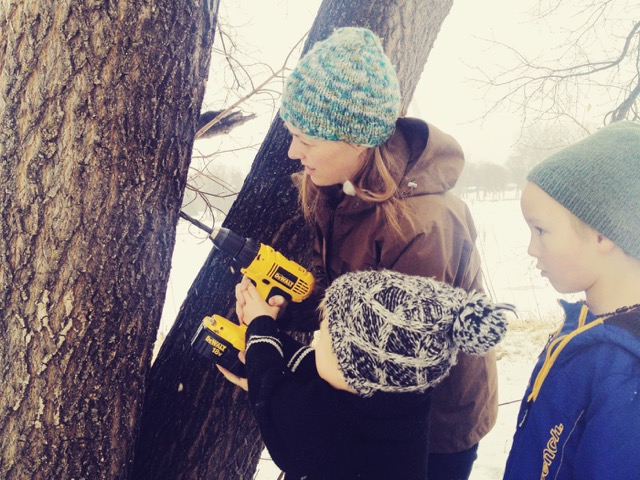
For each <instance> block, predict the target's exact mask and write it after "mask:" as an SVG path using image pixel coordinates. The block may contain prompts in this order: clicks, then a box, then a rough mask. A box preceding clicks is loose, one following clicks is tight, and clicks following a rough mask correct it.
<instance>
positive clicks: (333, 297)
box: [321, 270, 513, 397]
mask: <svg viewBox="0 0 640 480" xmlns="http://www.w3.org/2000/svg"><path fill="white" fill-rule="evenodd" d="M321 310H322V311H323V315H324V319H325V320H326V321H327V322H328V327H329V333H330V336H331V344H332V346H333V350H334V352H335V353H336V355H337V357H338V364H339V366H340V369H341V371H342V373H343V375H344V376H345V379H346V380H347V383H348V384H349V385H350V386H351V387H353V388H354V389H355V390H356V392H358V394H359V395H361V396H364V397H368V396H371V395H373V393H375V392H378V391H382V392H421V391H424V390H427V389H428V388H430V387H432V386H434V385H436V384H437V383H438V382H439V381H440V380H442V379H443V378H444V377H445V376H446V375H447V373H448V372H449V370H450V368H451V367H452V366H453V365H454V364H455V363H456V360H457V353H458V350H459V349H460V350H462V351H463V352H465V353H468V354H483V353H486V352H487V351H488V350H489V349H490V348H491V347H493V346H495V345H496V344H497V343H498V342H500V341H501V340H502V338H503V337H504V334H505V333H506V330H507V321H506V318H505V311H513V307H512V306H511V305H506V304H496V303H493V302H492V301H491V300H490V299H489V298H488V297H487V296H486V295H485V294H482V293H474V292H472V293H469V292H466V291H465V290H463V289H461V288H455V287H452V286H450V285H447V284H445V283H443V282H439V281H436V280H434V279H432V278H426V277H419V276H411V275H404V274H401V273H397V272H393V271H391V270H382V271H365V272H353V273H347V274H345V275H342V276H340V277H338V278H337V279H336V280H335V281H334V282H333V283H332V284H331V286H330V287H329V288H328V289H327V291H326V292H325V297H324V300H323V301H322V304H321Z"/></svg>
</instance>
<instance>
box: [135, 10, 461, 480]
mask: <svg viewBox="0 0 640 480" xmlns="http://www.w3.org/2000/svg"><path fill="white" fill-rule="evenodd" d="M451 5H452V0H430V1H426V0H393V1H388V2H379V1H375V0H325V1H324V2H323V3H322V5H321V7H320V10H319V12H318V15H317V18H316V21H315V23H314V26H313V28H312V29H311V32H310V34H309V38H308V40H307V42H306V44H305V47H304V51H307V50H308V49H309V48H310V47H311V45H313V44H314V43H315V42H316V41H318V40H320V39H323V38H326V37H328V36H329V35H330V34H331V32H332V31H333V30H334V28H336V27H340V26H367V27H369V28H371V29H372V30H373V31H375V32H376V33H377V34H378V35H380V37H381V38H382V39H383V42H384V44H385V50H386V51H387V53H388V54H389V56H390V57H391V59H392V60H393V62H394V64H395V65H396V68H397V70H398V78H399V81H400V86H401V90H402V93H403V111H406V107H407V105H408V104H409V101H410V100H411V97H412V96H413V92H414V89H415V87H416V84H417V82H418V79H419V78H420V75H421V73H422V70H423V68H424V65H425V63H426V60H427V57H428V55H429V53H430V51H431V48H432V46H433V43H434V41H435V39H436V36H437V34H438V31H439V30H440V26H441V25H442V22H443V21H444V19H445V17H446V16H447V14H448V13H449V10H450V9H451ZM288 145H289V135H288V133H287V131H286V129H285V128H284V126H283V124H282V122H281V121H280V120H279V119H276V120H275V121H274V122H273V124H272V126H271V129H270V130H269V133H268V134H267V138H266V139H265V141H264V143H263V144H262V146H261V148H260V151H259V152H258V155H257V157H256V159H255V161H254V164H253V167H252V169H251V172H250V173H249V176H248V177H247V179H246V180H245V183H244V186H243V188H242V191H241V192H240V195H239V196H238V199H237V200H236V202H235V203H234V205H233V207H232V208H231V211H230V212H229V215H228V217H227V219H226V221H225V224H224V225H225V226H226V227H228V228H231V229H232V230H234V231H236V232H237V233H239V234H241V235H245V236H248V237H252V238H254V239H256V240H258V241H261V242H264V243H267V244H270V245H272V246H274V248H276V249H277V250H279V251H281V252H282V253H283V254H285V255H286V256H288V257H289V258H292V259H293V260H295V261H298V262H299V263H301V264H303V265H305V264H307V263H308V262H307V260H308V259H309V256H310V246H311V242H310V238H311V234H310V232H309V230H308V229H307V228H305V224H304V220H303V219H302V216H301V214H300V212H299V210H298V208H297V193H296V191H295V189H294V187H293V185H292V184H291V181H290V178H289V177H290V174H291V173H293V171H294V170H295V169H297V168H298V167H299V166H298V165H297V163H296V162H292V161H290V160H289V159H288V158H287V149H288ZM239 279H240V278H239V276H238V274H232V273H231V272H230V271H229V259H227V258H224V257H223V255H222V254H219V253H218V252H216V251H212V253H211V254H210V255H209V258H208V259H207V261H206V263H205V265H204V267H203V269H202V270H201V271H200V273H199V274H198V276H197V278H196V280H195V282H194V284H193V285H192V287H191V289H190V290H189V293H188V294H187V298H186V300H185V302H184V304H183V305H182V308H181V309H180V312H179V314H178V317H177V319H176V321H175V323H174V324H173V327H172V329H171V331H170V332H169V335H168V336H167V339H166V340H165V342H164V344H163V346H162V348H161V350H160V352H159V354H158V357H157V360H156V362H155V363H154V365H153V367H152V373H151V378H150V385H149V388H148V393H147V396H146V399H145V408H144V412H143V422H142V429H141V434H140V439H139V443H138V446H137V451H136V457H135V459H136V465H135V468H134V476H133V478H134V479H136V480H154V479H167V480H169V479H171V480H179V479H198V480H205V479H212V480H213V479H215V480H226V479H229V480H237V479H250V478H252V476H253V473H254V471H255V467H256V465H257V463H258V460H259V455H260V452H261V451H262V449H263V446H262V442H261V439H260V437H259V432H258V429H257V426H256V424H255V422H254V419H253V416H252V414H251V412H250V409H249V405H248V401H247V398H246V393H245V392H243V391H241V390H240V389H238V388H237V387H235V386H234V385H232V384H231V383H229V382H227V381H226V380H225V379H224V377H223V376H222V375H220V374H219V373H218V371H217V370H216V369H215V368H214V367H213V365H211V364H210V362H209V361H207V360H205V359H203V358H200V357H199V356H198V355H197V354H196V353H195V352H194V351H193V349H192V348H191V345H190V341H191V338H192V336H193V334H194V332H195V330H196V328H197V327H198V325H199V324H200V322H201V321H202V318H203V317H204V316H205V315H210V314H212V313H219V314H221V315H226V316H228V318H235V317H234V316H233V310H232V309H233V305H234V298H233V288H234V286H235V284H236V283H237V282H238V281H239Z"/></svg>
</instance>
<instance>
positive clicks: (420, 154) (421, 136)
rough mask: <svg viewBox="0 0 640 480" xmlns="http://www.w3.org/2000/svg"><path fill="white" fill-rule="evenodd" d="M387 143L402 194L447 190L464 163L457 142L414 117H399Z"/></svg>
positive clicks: (460, 148) (456, 177)
mask: <svg viewBox="0 0 640 480" xmlns="http://www.w3.org/2000/svg"><path fill="white" fill-rule="evenodd" d="M388 146H389V150H390V152H391V154H392V156H393V159H394V161H395V164H396V165H395V166H392V167H391V171H392V172H393V175H394V179H395V180H396V182H397V184H398V186H399V188H400V191H401V192H402V195H403V196H414V195H425V194H434V193H444V192H447V191H449V190H451V189H452V188H453V187H455V185H456V182H457V181H458V178H460V174H461V173H462V168H463V167H464V154H463V152H462V147H460V144H459V143H458V142H457V141H456V140H455V139H454V138H453V137H452V136H450V135H448V134H446V133H444V132H443V131H441V130H440V129H438V128H436V127H434V126H433V125H431V124H427V123H425V122H423V121H422V120H419V119H417V118H399V119H398V121H397V122H396V131H395V133H394V134H393V135H392V137H391V138H390V139H389V141H388Z"/></svg>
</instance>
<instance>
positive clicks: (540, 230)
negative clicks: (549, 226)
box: [533, 227, 544, 235]
mask: <svg viewBox="0 0 640 480" xmlns="http://www.w3.org/2000/svg"><path fill="white" fill-rule="evenodd" d="M533 229H534V230H535V232H536V233H537V234H538V235H542V234H543V233H544V229H543V228H540V227H533Z"/></svg>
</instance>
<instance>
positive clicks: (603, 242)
mask: <svg viewBox="0 0 640 480" xmlns="http://www.w3.org/2000/svg"><path fill="white" fill-rule="evenodd" d="M597 240H598V249H599V250H600V251H601V252H602V253H610V252H612V251H613V250H615V249H616V248H618V246H617V245H616V244H615V243H613V242H612V241H611V240H609V239H608V238H607V237H605V236H604V235H602V234H601V233H598V235H597Z"/></svg>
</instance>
